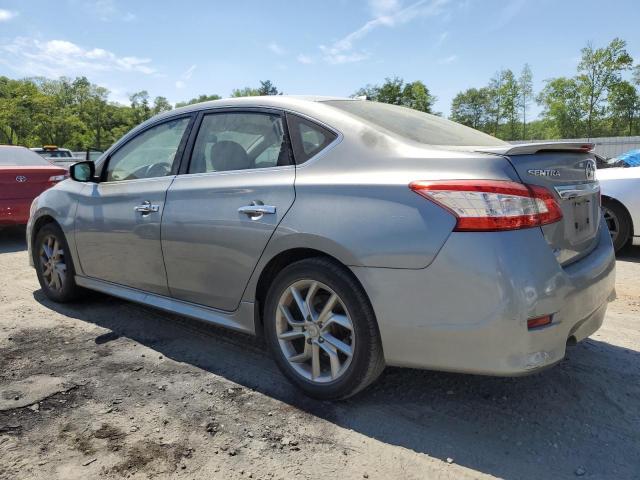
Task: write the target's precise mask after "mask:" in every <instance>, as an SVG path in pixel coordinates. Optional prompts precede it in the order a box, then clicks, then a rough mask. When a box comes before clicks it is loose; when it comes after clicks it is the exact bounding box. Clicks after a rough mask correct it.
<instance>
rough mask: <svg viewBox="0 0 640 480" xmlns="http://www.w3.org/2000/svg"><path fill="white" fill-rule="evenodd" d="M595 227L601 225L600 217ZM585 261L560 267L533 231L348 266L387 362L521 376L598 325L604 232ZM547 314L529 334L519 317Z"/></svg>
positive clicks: (607, 243) (609, 266)
mask: <svg viewBox="0 0 640 480" xmlns="http://www.w3.org/2000/svg"><path fill="white" fill-rule="evenodd" d="M601 223H602V225H604V222H601ZM598 235H599V241H598V245H597V246H596V248H595V249H594V250H593V251H592V252H591V253H590V254H589V255H587V256H586V257H584V258H582V259H581V260H579V261H577V262H575V263H573V264H571V265H569V266H567V267H564V268H563V267H561V266H560V264H559V263H558V262H557V260H556V258H555V257H554V255H553V252H552V250H551V249H550V248H549V246H548V245H547V244H546V242H545V240H544V237H543V236H542V233H541V231H540V230H539V229H527V230H518V231H513V232H496V233H475V232H457V233H453V234H452V235H451V236H450V237H449V239H448V240H447V242H446V243H445V245H444V246H443V248H442V250H441V251H440V252H439V254H438V256H437V257H436V259H435V260H434V262H433V263H432V264H431V265H430V266H429V267H427V268H425V269H420V270H399V269H398V270H396V269H379V268H378V269H376V268H359V267H354V268H352V270H353V272H354V273H355V274H356V276H357V277H358V279H359V280H360V281H361V283H362V284H363V286H364V287H365V289H366V291H367V293H368V294H369V297H370V299H371V301H372V304H373V308H374V310H375V312H376V315H377V318H378V324H379V327H380V333H381V336H382V342H383V348H384V352H385V359H386V361H387V364H389V365H396V366H408V367H416V368H428V369H434V370H447V371H456V372H466V373H477V374H486V375H508V376H511V375H522V374H526V373H531V372H534V371H536V370H539V369H542V368H545V367H548V366H550V365H553V364H554V363H557V362H558V361H560V360H561V359H562V358H563V357H564V355H565V348H566V344H567V341H568V340H569V339H572V340H575V341H580V340H583V339H584V338H586V337H588V336H589V335H591V334H593V333H594V332H595V331H596V330H597V329H598V328H599V327H600V325H601V324H602V321H603V319H604V315H605V312H606V308H607V303H608V302H609V301H610V300H612V299H613V298H614V297H615V256H614V252H613V246H612V244H611V239H610V236H609V233H608V231H607V230H606V228H604V227H602V228H600V231H599V232H598ZM549 314H552V315H553V322H552V324H551V325H548V326H545V327H541V328H539V329H535V330H531V331H529V330H528V329H527V319H530V318H535V317H540V316H544V315H549Z"/></svg>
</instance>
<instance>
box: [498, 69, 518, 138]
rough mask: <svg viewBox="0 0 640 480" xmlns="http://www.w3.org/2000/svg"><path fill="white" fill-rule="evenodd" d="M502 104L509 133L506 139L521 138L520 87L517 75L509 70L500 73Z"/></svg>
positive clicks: (503, 115)
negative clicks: (519, 131)
mask: <svg viewBox="0 0 640 480" xmlns="http://www.w3.org/2000/svg"><path fill="white" fill-rule="evenodd" d="M499 75H500V77H501V82H500V89H501V91H500V102H501V115H502V117H503V118H504V119H505V120H506V121H507V125H508V133H507V134H506V135H505V137H506V138H507V139H508V140H516V139H517V138H519V135H518V130H519V128H518V127H519V123H520V103H519V102H520V87H519V84H518V81H517V80H516V77H515V75H514V74H513V72H512V71H511V70H509V69H507V70H503V71H502V72H500V74H499Z"/></svg>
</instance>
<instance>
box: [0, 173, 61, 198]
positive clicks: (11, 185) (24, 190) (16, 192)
mask: <svg viewBox="0 0 640 480" xmlns="http://www.w3.org/2000/svg"><path fill="white" fill-rule="evenodd" d="M66 173H67V172H66V171H65V170H64V169H63V168H60V167H55V166H53V165H51V166H13V165H9V166H3V165H0V200H5V199H6V200H9V199H12V200H17V199H25V198H35V197H37V196H38V195H40V194H41V193H42V192H43V191H44V190H46V189H47V188H50V187H52V186H53V185H55V184H56V183H57V182H56V181H51V180H50V179H51V177H56V176H60V175H65V174H66Z"/></svg>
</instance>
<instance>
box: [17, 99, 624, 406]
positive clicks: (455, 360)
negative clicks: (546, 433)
mask: <svg viewBox="0 0 640 480" xmlns="http://www.w3.org/2000/svg"><path fill="white" fill-rule="evenodd" d="M591 147H592V146H591V145H590V144H579V143H549V144H544V143H538V144H526V145H511V144H507V143H505V142H502V141H500V140H498V139H496V138H493V137H491V136H488V135H485V134H483V133H480V132H478V131H475V130H472V129H470V128H467V127H464V126H462V125H459V124H456V123H453V122H450V121H448V120H444V119H442V118H439V117H436V116H432V115H428V114H425V113H421V112H417V111H414V110H409V109H406V108H403V107H398V106H392V105H385V104H379V103H375V102H369V101H364V100H352V99H339V98H316V97H314V98H311V97H281V96H278V97H254V98H240V99H231V100H218V101H214V102H208V103H201V104H197V105H191V106H188V107H185V108H181V109H177V110H173V111H171V112H167V113H164V114H161V115H159V116H157V117H154V118H152V119H151V120H148V121H147V122H145V123H143V124H142V125H140V126H138V127H136V128H135V129H133V130H132V131H131V132H129V133H128V134H127V135H125V136H124V137H123V138H122V139H121V140H120V141H118V142H117V143H116V144H115V145H114V146H113V147H111V148H110V149H109V150H108V151H107V152H105V154H104V155H103V156H102V157H101V158H100V159H99V160H98V161H97V162H96V163H95V164H94V163H92V162H81V163H78V164H76V165H74V166H73V167H72V168H71V172H70V173H71V179H69V180H66V181H64V182H61V183H60V184H58V185H57V186H55V187H54V188H52V189H51V190H48V191H46V192H45V193H43V194H42V195H40V197H38V198H37V199H36V200H35V201H34V203H33V205H32V207H31V218H30V220H29V225H28V231H27V236H28V241H29V247H30V259H31V261H32V263H33V265H34V266H35V268H36V271H37V275H38V279H39V281H40V284H41V286H42V289H43V291H44V293H45V294H46V295H47V296H48V297H49V298H51V299H53V300H55V301H59V302H66V301H71V300H73V299H76V298H78V297H79V296H81V295H82V292H83V289H91V290H98V291H101V292H104V293H107V294H111V295H115V296H118V297H121V298H124V299H127V300H131V301H135V302H140V303H143V304H146V305H150V306H153V307H156V308H160V309H163V310H167V311H171V312H175V313H178V314H182V315H186V316H190V317H193V318H196V319H199V320H203V321H205V322H211V323H214V324H217V325H222V326H225V327H228V328H231V329H235V330H239V331H243V332H248V333H251V334H259V335H264V338H265V341H266V343H267V344H268V346H269V347H270V349H271V351H272V352H273V356H274V358H275V361H276V362H277V364H278V365H279V366H280V368H281V369H282V372H283V373H284V374H285V375H286V376H287V377H288V378H289V379H290V380H291V381H292V382H293V383H294V384H295V385H297V386H298V387H299V388H301V389H302V390H303V391H304V392H306V393H307V394H309V395H311V396H315V397H318V398H324V399H337V398H345V397H348V396H350V395H353V394H355V393H357V392H358V391H360V390H362V389H363V388H365V387H366V386H367V385H369V384H370V383H371V382H373V381H374V380H375V379H376V378H377V377H378V376H379V375H380V373H381V372H382V370H383V369H384V366H385V365H395V366H405V367H417V368H426V369H434V370H448V371H456V372H468V373H476V374H487V375H521V374H526V373H531V372H535V371H538V370H540V369H543V368H545V367H548V366H550V365H553V364H555V363H557V362H559V361H560V360H561V359H562V358H563V357H564V355H565V348H566V346H567V345H568V344H573V343H575V342H578V341H581V340H583V339H585V338H586V337H588V336H589V335H591V334H593V333H594V332H595V331H596V330H597V329H598V328H599V327H600V325H601V324H602V321H603V318H604V315H605V311H606V308H607V302H608V301H610V300H611V299H613V298H614V296H615V291H614V265H615V263H614V254H613V248H612V244H611V238H610V236H609V233H608V231H607V227H606V224H605V222H604V221H603V220H602V215H601V211H600V202H599V186H598V183H597V182H596V180H595V179H594V171H595V163H594V159H593V154H592V153H590V149H591ZM256 368H259V366H257V367H256Z"/></svg>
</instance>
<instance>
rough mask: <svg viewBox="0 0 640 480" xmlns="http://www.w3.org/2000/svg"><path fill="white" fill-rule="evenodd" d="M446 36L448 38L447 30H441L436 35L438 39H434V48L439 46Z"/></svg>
mask: <svg viewBox="0 0 640 480" xmlns="http://www.w3.org/2000/svg"><path fill="white" fill-rule="evenodd" d="M447 38H449V32H442V33H441V34H440V36H439V37H438V40H436V43H435V44H434V45H433V46H434V47H436V48H437V47H440V46H441V45H442V44H443V43H444V42H445V40H446V39H447Z"/></svg>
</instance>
